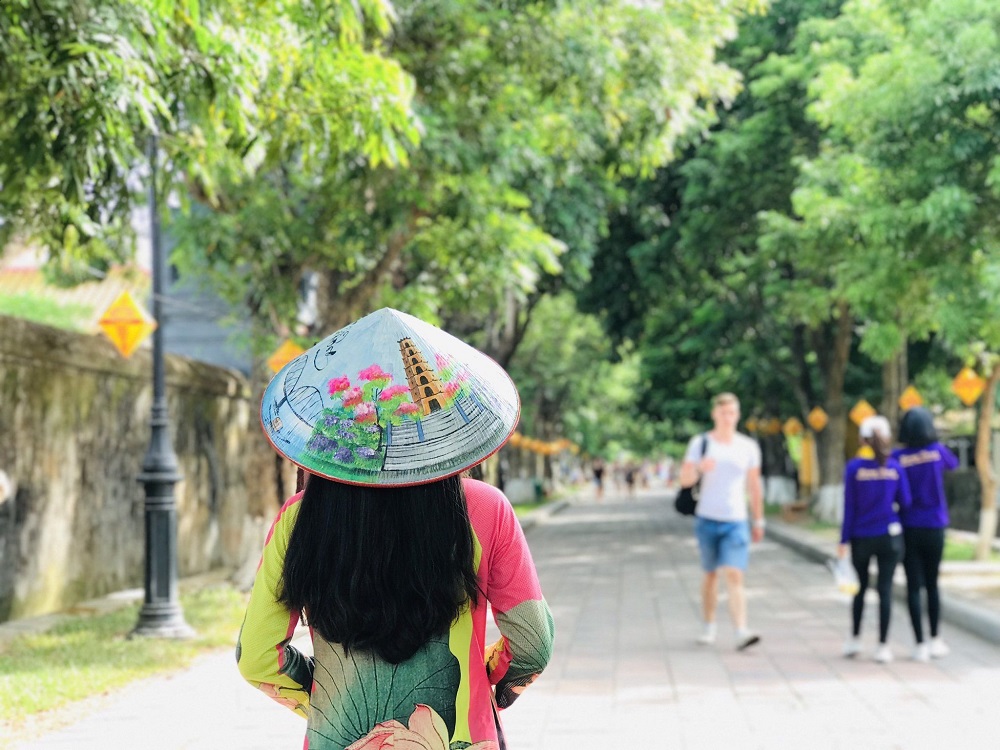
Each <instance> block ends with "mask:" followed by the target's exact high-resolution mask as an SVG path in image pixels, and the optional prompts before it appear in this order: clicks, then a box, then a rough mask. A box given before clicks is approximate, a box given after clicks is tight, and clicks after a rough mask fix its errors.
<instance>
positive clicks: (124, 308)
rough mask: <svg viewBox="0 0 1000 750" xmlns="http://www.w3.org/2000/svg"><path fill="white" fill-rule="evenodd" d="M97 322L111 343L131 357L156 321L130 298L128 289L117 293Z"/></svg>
mask: <svg viewBox="0 0 1000 750" xmlns="http://www.w3.org/2000/svg"><path fill="white" fill-rule="evenodd" d="M98 323H99V325H100V326H101V330H102V331H104V334H105V335H106V336H107V337H108V338H109V339H111V343H112V344H114V345H115V348H116V349H117V350H118V351H119V352H120V353H121V355H122V356H123V357H126V358H127V357H131V356H132V353H133V352H134V351H135V350H136V349H137V348H138V347H139V344H141V343H142V342H143V341H145V340H146V337H147V336H149V334H151V333H152V332H153V331H155V330H156V321H155V320H153V318H152V317H150V315H149V313H147V312H146V311H145V310H144V309H143V308H142V306H141V305H139V303H137V302H136V301H135V300H134V299H132V295H131V294H130V293H129V292H128V291H124V292H122V293H121V294H119V295H118V299H116V300H115V301H114V302H112V303H111V306H110V307H109V308H108V309H107V310H105V311H104V315H102V316H101V319H100V320H99V321H98Z"/></svg>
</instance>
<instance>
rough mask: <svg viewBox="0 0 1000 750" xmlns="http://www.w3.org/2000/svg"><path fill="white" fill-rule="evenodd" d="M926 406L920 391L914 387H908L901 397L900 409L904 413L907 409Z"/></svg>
mask: <svg viewBox="0 0 1000 750" xmlns="http://www.w3.org/2000/svg"><path fill="white" fill-rule="evenodd" d="M923 405H924V398H923V396H921V395H920V391H918V390H917V389H916V388H914V387H913V386H912V385H908V386H907V387H906V390H905V391H903V393H902V394H901V395H900V397H899V408H900V409H902V410H903V411H906V410H907V409H913V408H914V407H917V406H923Z"/></svg>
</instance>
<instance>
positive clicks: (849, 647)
mask: <svg viewBox="0 0 1000 750" xmlns="http://www.w3.org/2000/svg"><path fill="white" fill-rule="evenodd" d="M842 653H843V654H844V656H846V657H847V658H848V659H853V658H854V657H855V656H857V655H858V654H860V653H861V639H860V638H848V639H847V640H846V641H844V650H843V651H842Z"/></svg>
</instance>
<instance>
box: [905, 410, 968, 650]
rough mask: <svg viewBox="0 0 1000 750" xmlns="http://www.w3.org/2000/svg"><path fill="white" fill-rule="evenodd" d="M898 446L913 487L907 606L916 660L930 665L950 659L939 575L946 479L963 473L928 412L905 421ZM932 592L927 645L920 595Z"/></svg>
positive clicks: (907, 542) (945, 518)
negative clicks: (944, 634) (941, 628)
mask: <svg viewBox="0 0 1000 750" xmlns="http://www.w3.org/2000/svg"><path fill="white" fill-rule="evenodd" d="M899 442H900V443H902V445H903V447H902V448H900V449H897V450H895V451H893V454H892V456H893V458H895V459H896V460H897V461H899V464H900V466H902V467H903V471H904V472H906V478H907V480H908V481H909V484H910V494H911V495H912V496H913V504H912V505H911V506H910V507H909V508H908V509H907V510H906V511H904V512H903V513H902V514H901V520H902V523H903V540H904V542H905V545H906V553H905V554H904V556H903V568H904V569H905V570H906V600H907V604H908V605H909V609H910V623H911V624H912V625H913V636H914V638H915V639H916V646H915V648H914V650H913V658H914V659H915V660H916V661H924V662H925V661H928V660H929V659H930V658H931V657H932V656H933V657H934V658H941V657H943V656H947V655H948V653H949V649H948V646H947V644H945V642H944V641H943V640H942V639H941V636H940V634H939V632H938V623H939V621H940V618H941V598H940V595H939V594H938V571H939V569H940V568H941V557H942V556H943V554H944V534H945V529H946V528H947V527H948V522H949V518H948V499H947V497H945V494H944V473H945V472H946V471H951V470H953V469H956V468H958V459H957V458H956V457H955V454H954V453H952V452H951V451H950V450H948V448H946V447H945V446H944V445H942V444H941V443H940V442H938V435H937V430H936V429H935V428H934V417H933V416H932V415H931V413H930V412H929V411H927V409H924V408H923V407H919V406H918V407H916V408H913V409H910V410H909V411H907V412H906V414H904V415H903V419H902V421H901V422H900V425H899ZM922 590H926V591H927V618H928V621H929V622H928V624H929V625H930V631H931V632H930V635H931V640H930V644H928V643H927V642H926V641H925V640H924V628H923V613H922V612H921V606H920V604H921V602H920V598H921V591H922Z"/></svg>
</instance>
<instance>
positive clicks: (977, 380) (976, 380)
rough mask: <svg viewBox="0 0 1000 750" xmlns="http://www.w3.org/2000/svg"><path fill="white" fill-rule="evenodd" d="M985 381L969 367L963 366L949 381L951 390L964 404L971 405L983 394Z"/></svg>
mask: <svg viewBox="0 0 1000 750" xmlns="http://www.w3.org/2000/svg"><path fill="white" fill-rule="evenodd" d="M985 388H986V381H985V380H983V379H982V378H981V377H979V375H977V374H976V371H975V370H973V369H972V368H971V367H963V368H962V371H961V372H960V373H958V375H956V376H955V379H954V380H952V381H951V390H952V392H953V393H954V394H955V395H956V396H958V397H959V398H960V399H961V400H962V403H963V404H965V405H966V406H972V405H973V404H974V403H976V401H978V400H979V397H980V396H982V395H983V391H984V390H985Z"/></svg>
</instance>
